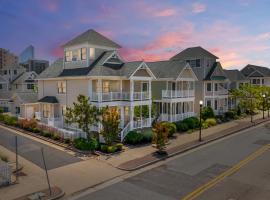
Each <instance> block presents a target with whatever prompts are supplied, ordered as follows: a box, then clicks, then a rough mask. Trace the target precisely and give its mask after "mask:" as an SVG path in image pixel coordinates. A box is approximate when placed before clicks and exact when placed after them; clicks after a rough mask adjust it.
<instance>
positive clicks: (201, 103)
mask: <svg viewBox="0 0 270 200" xmlns="http://www.w3.org/2000/svg"><path fill="white" fill-rule="evenodd" d="M202 106H203V101H202V100H200V132H199V142H201V141H202Z"/></svg>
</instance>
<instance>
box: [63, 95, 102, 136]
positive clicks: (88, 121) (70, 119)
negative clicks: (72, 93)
mask: <svg viewBox="0 0 270 200" xmlns="http://www.w3.org/2000/svg"><path fill="white" fill-rule="evenodd" d="M77 101H78V102H74V103H73V107H72V108H71V107H68V108H67V111H66V114H65V122H66V123H67V124H72V123H76V124H78V126H79V128H80V129H82V131H83V132H85V133H86V135H87V139H88V141H90V140H91V139H92V137H93V134H92V132H91V126H92V125H93V124H95V123H97V122H98V114H99V111H98V109H97V108H96V107H95V106H92V105H91V104H90V102H89V98H87V97H86V96H84V95H79V96H78V97H77Z"/></svg>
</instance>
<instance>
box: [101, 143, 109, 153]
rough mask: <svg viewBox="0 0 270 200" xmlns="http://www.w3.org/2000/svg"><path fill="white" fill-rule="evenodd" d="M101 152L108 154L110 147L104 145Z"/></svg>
mask: <svg viewBox="0 0 270 200" xmlns="http://www.w3.org/2000/svg"><path fill="white" fill-rule="evenodd" d="M100 151H102V152H104V153H107V152H108V145H106V144H103V145H101V146H100Z"/></svg>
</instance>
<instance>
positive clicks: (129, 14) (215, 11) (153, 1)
mask: <svg viewBox="0 0 270 200" xmlns="http://www.w3.org/2000/svg"><path fill="white" fill-rule="evenodd" d="M269 8H270V0H234V1H232V0H226V1H223V0H222V1H221V0H220V1H219V0H205V1H192V0H167V1H166V0H0V19H1V28H0V47H3V48H7V49H9V50H10V51H12V52H14V53H16V54H19V53H20V52H21V51H22V50H23V49H24V48H25V47H26V46H28V45H29V44H32V45H33V46H35V48H36V55H37V57H38V58H42V59H48V60H50V61H53V60H54V59H55V58H58V57H61V56H62V54H63V51H62V49H61V47H60V45H61V44H63V43H65V42H66V41H68V40H69V39H71V38H73V37H74V36H76V35H78V34H80V33H81V32H84V31H86V30H87V29H90V28H93V29H95V30H97V31H98V32H100V33H102V34H104V35H105V36H107V37H109V38H111V39H112V40H114V41H116V42H117V43H119V44H120V45H121V46H122V47H123V48H122V49H121V55H122V56H123V57H124V58H125V59H126V60H138V59H139V60H142V59H144V60H146V61H153V60H154V61H155V60H165V59H168V58H170V57H171V56H173V55H174V54H176V53H177V52H179V51H181V50H183V49H184V48H187V47H191V46H202V47H204V48H206V49H207V50H209V51H211V52H212V53H214V54H215V55H217V56H218V57H219V58H220V61H221V62H222V65H223V67H225V68H242V67H243V66H245V65H246V64H248V63H252V64H257V65H264V66H270V12H269Z"/></svg>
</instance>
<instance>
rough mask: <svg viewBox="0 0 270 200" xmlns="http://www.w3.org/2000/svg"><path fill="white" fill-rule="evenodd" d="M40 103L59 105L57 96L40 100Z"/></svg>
mask: <svg viewBox="0 0 270 200" xmlns="http://www.w3.org/2000/svg"><path fill="white" fill-rule="evenodd" d="M38 102H42V103H59V102H58V100H57V98H56V97H55V96H45V97H43V98H41V99H39V100H38Z"/></svg>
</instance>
